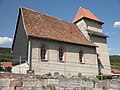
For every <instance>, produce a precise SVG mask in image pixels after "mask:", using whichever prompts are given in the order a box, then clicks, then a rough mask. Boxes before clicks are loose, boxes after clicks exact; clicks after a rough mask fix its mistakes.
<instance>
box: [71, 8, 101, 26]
mask: <svg viewBox="0 0 120 90" xmlns="http://www.w3.org/2000/svg"><path fill="white" fill-rule="evenodd" d="M82 18H89V19H92V20H95V21H97V22H100V23H102V24H103V22H102V21H100V20H99V19H98V18H97V17H96V16H95V15H94V14H93V13H92V12H90V11H89V10H87V9H85V8H82V7H80V8H79V10H78V12H77V14H76V16H75V18H74V20H73V21H72V22H73V23H75V22H76V21H78V20H80V19H82Z"/></svg>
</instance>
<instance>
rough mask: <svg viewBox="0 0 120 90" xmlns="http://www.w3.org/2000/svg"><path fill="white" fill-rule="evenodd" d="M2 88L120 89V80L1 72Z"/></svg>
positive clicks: (0, 87) (57, 89) (12, 89)
mask: <svg viewBox="0 0 120 90" xmlns="http://www.w3.org/2000/svg"><path fill="white" fill-rule="evenodd" d="M0 90H120V79H118V80H103V81H98V80H93V79H91V80H90V79H87V78H85V77H84V78H83V77H71V78H66V77H63V76H59V77H57V78H54V77H52V76H47V77H42V76H40V75H19V74H8V73H6V74H0Z"/></svg>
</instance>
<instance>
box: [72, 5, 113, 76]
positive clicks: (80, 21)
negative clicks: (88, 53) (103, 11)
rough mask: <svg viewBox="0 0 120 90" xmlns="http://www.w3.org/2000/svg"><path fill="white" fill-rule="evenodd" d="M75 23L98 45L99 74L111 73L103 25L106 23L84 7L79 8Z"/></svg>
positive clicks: (87, 37)
mask: <svg viewBox="0 0 120 90" xmlns="http://www.w3.org/2000/svg"><path fill="white" fill-rule="evenodd" d="M73 23H74V24H75V25H76V26H77V27H78V28H79V30H80V31H81V32H82V33H83V35H84V36H85V37H86V39H88V40H89V41H90V42H93V43H94V44H95V45H96V46H97V47H96V52H97V56H98V57H97V58H98V59H97V62H98V74H100V75H101V74H104V75H111V67H110V61H109V54H108V46H107V36H106V35H104V34H103V32H102V25H103V24H104V23H103V22H102V21H101V20H99V19H98V18H97V17H96V16H95V15H94V14H93V13H91V12H90V11H89V10H86V9H84V8H82V7H80V8H79V10H78V12H77V14H76V16H75V18H74V20H73Z"/></svg>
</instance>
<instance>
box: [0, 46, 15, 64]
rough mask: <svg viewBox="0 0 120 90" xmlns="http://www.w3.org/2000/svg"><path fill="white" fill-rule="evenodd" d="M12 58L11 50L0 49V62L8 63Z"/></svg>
mask: <svg viewBox="0 0 120 90" xmlns="http://www.w3.org/2000/svg"><path fill="white" fill-rule="evenodd" d="M12 58H13V57H12V52H11V48H2V47H0V62H9V61H11V60H12Z"/></svg>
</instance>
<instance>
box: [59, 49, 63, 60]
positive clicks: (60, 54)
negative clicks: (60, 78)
mask: <svg viewBox="0 0 120 90" xmlns="http://www.w3.org/2000/svg"><path fill="white" fill-rule="evenodd" d="M59 61H61V62H63V61H64V49H63V48H59Z"/></svg>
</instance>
